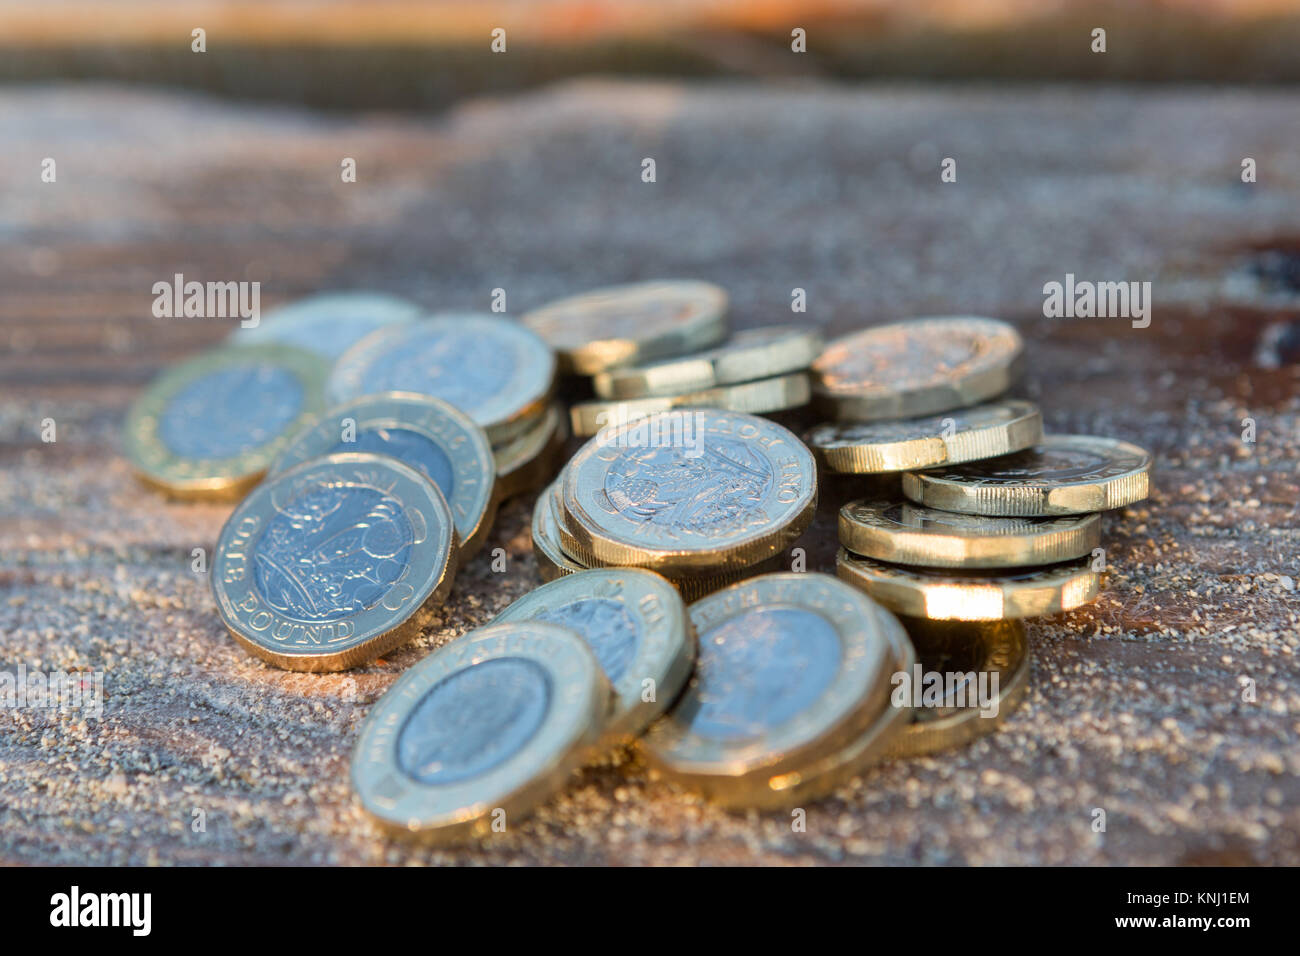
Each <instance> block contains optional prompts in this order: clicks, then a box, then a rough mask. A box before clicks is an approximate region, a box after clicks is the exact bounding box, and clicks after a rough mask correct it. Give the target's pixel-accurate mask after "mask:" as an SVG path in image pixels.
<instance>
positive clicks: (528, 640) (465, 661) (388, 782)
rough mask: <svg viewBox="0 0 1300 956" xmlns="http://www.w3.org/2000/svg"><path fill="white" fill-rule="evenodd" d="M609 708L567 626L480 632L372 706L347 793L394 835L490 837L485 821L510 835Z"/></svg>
mask: <svg viewBox="0 0 1300 956" xmlns="http://www.w3.org/2000/svg"><path fill="white" fill-rule="evenodd" d="M610 704H611V700H610V686H609V681H608V680H607V679H606V677H605V675H604V673H603V672H602V671H601V669H600V664H599V663H597V661H596V658H595V656H594V655H593V654H592V652H591V650H590V649H589V648H588V646H587V642H586V641H584V640H583V639H582V638H581V637H579V636H578V635H577V634H576V633H574V632H573V631H572V630H570V629H569V628H567V627H562V626H561V625H559V624H553V623H550V622H548V621H527V620H519V621H512V622H510V623H506V624H495V625H492V626H490V627H485V628H480V629H479V630H476V631H471V632H470V633H468V634H466V635H465V636H463V637H461V638H458V639H457V640H455V641H452V642H451V643H450V644H447V645H444V646H443V647H440V648H438V650H436V651H434V652H433V653H432V654H430V655H429V656H428V657H426V658H425V659H424V660H422V661H420V663H418V664H416V665H415V666H414V667H412V668H411V669H410V670H408V671H407V672H406V673H405V674H403V675H402V676H401V677H399V678H398V679H397V681H396V682H395V683H394V684H393V686H392V687H391V688H389V690H388V692H387V693H386V694H384V696H383V697H382V698H380V700H379V703H377V704H376V705H375V707H374V709H373V710H372V711H371V712H370V715H369V717H367V718H366V723H365V725H364V726H363V727H362V729H361V736H360V738H359V739H358V741H357V746H356V750H354V751H353V754H352V773H351V777H352V789H353V791H354V792H355V793H356V795H357V797H358V798H359V800H360V802H361V806H362V807H363V808H364V809H365V810H366V811H367V812H368V813H369V814H370V815H371V817H373V818H374V819H375V821H376V822H377V823H378V824H379V825H380V826H381V827H382V828H384V829H385V830H387V831H389V832H391V833H394V834H399V835H403V836H408V837H414V838H418V839H423V840H425V841H428V842H446V841H452V840H462V839H466V838H471V837H481V836H488V835H490V834H491V833H492V832H493V823H494V818H495V820H496V821H501V822H504V823H505V825H506V827H507V831H509V829H511V828H513V827H514V826H515V825H516V824H517V823H518V821H519V820H521V819H522V818H524V817H526V816H527V815H528V813H530V812H531V811H532V810H533V808H534V807H536V806H537V805H538V804H540V803H542V802H543V801H545V800H547V799H548V798H549V797H551V796H552V795H553V794H555V793H556V792H558V791H559V790H560V789H561V788H562V787H563V786H564V784H565V783H566V781H567V780H568V779H569V777H570V776H571V775H572V774H573V772H574V771H575V770H577V769H578V768H579V767H580V766H581V765H582V762H583V760H584V758H585V757H586V756H587V755H588V754H589V752H590V749H591V748H592V746H593V745H594V744H595V742H596V741H597V740H598V739H599V736H600V734H601V731H602V730H603V728H604V726H605V721H606V719H607V717H608V715H609V711H610ZM502 814H504V820H502V818H501V815H502Z"/></svg>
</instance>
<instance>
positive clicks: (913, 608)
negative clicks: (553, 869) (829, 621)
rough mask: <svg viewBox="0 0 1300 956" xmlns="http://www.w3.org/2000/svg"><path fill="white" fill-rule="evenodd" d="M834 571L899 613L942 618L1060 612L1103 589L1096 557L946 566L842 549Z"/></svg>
mask: <svg viewBox="0 0 1300 956" xmlns="http://www.w3.org/2000/svg"><path fill="white" fill-rule="evenodd" d="M835 571H836V573H837V574H838V575H839V576H840V578H841V579H843V580H845V581H847V582H849V583H850V584H852V585H853V586H854V587H858V588H861V589H862V590H864V591H866V592H867V593H868V594H870V595H871V596H872V597H873V598H875V599H876V600H877V601H879V602H880V603H881V604H883V605H884V606H885V607H887V608H889V609H890V610H891V611H893V612H894V613H896V614H905V615H908V616H910V617H928V618H933V619H934V620H938V621H1001V620H1005V619H1007V618H1013V617H1038V616H1040V615H1044V614H1059V613H1061V612H1062V611H1071V610H1074V609H1075V608H1078V607H1082V606H1083V605H1085V604H1088V603H1090V602H1091V601H1093V599H1095V598H1096V597H1097V593H1098V591H1099V590H1100V589H1101V574H1100V573H1099V572H1097V571H1094V570H1092V559H1091V558H1078V559H1076V560H1074V561H1067V562H1062V563H1061V564H1053V565H1048V566H1047V567H1043V568H1032V569H1027V570H1026V569H1019V570H1017V569H1006V570H1003V571H991V572H986V573H981V572H978V571H968V572H964V573H963V572H961V571H945V570H940V569H929V568H914V567H913V568H909V567H904V566H902V565H892V564H884V563H882V562H880V561H874V560H872V559H871V558H864V557H862V556H861V555H857V554H852V553H850V552H848V551H846V550H845V549H844V548H840V549H839V552H838V553H837V554H836V555H835Z"/></svg>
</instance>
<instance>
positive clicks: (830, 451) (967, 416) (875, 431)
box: [807, 400, 1043, 474]
mask: <svg viewBox="0 0 1300 956" xmlns="http://www.w3.org/2000/svg"><path fill="white" fill-rule="evenodd" d="M949 432H950V433H949ZM1042 437H1043V417H1042V415H1040V414H1039V412H1038V407H1037V406H1036V405H1034V404H1032V403H1031V402H1023V401H1019V400H1012V401H1006V402H994V403H992V404H989V405H980V406H978V407H976V408H969V409H959V410H956V411H953V412H950V413H949V414H948V415H947V416H941V415H933V416H929V417H926V418H916V419H907V420H904V421H900V422H879V423H871V422H828V423H826V424H824V425H818V426H816V427H814V428H813V429H811V430H810V431H809V432H808V435H807V442H808V447H809V448H811V449H812V451H813V454H814V455H815V456H816V457H817V460H818V461H820V462H822V463H823V464H824V465H825V466H826V467H827V468H829V469H830V470H831V471H838V472H846V473H850V474H879V473H882V472H891V471H907V470H909V469H914V468H930V467H933V466H935V465H955V464H957V463H959V462H966V461H976V460H979V459H981V458H993V457H996V456H998V455H1005V454H1008V453H1010V452H1013V451H1020V450H1021V449H1024V448H1028V447H1029V446H1031V445H1033V444H1035V443H1036V442H1038V441H1041V440H1042Z"/></svg>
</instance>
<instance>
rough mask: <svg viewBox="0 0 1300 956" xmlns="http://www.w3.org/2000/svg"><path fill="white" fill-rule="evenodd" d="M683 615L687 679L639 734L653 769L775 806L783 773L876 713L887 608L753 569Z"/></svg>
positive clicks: (822, 580) (811, 760) (883, 676)
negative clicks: (695, 645)
mask: <svg viewBox="0 0 1300 956" xmlns="http://www.w3.org/2000/svg"><path fill="white" fill-rule="evenodd" d="M689 610H690V616H691V621H692V622H693V623H694V625H695V631H696V634H697V635H698V638H699V651H698V660H697V665H696V673H695V677H694V678H693V679H692V681H691V683H690V684H689V685H688V686H687V689H686V691H685V693H684V694H683V695H682V699H681V700H680V701H679V702H678V703H677V706H676V707H674V708H673V710H672V711H671V712H670V713H669V715H668V718H667V720H666V721H663V722H661V723H659V724H657V725H655V726H654V727H652V728H651V730H650V732H649V734H647V736H646V737H645V738H644V740H643V741H642V746H643V748H644V751H645V753H646V756H647V758H648V759H649V761H650V764H651V766H652V768H653V769H654V770H655V771H656V772H657V773H658V774H659V775H661V776H663V777H665V778H667V779H669V780H672V781H675V782H677V783H680V784H683V785H685V786H687V787H690V788H692V789H697V790H701V791H703V792H704V793H705V794H706V795H708V796H709V797H710V798H711V799H713V800H716V801H719V802H722V803H725V804H728V805H732V806H768V805H772V804H773V803H780V802H784V799H785V798H786V797H787V795H788V791H789V790H790V789H791V784H792V783H793V782H794V780H793V779H792V777H791V775H792V774H794V775H799V774H801V772H802V771H803V770H804V769H805V768H807V767H809V766H810V765H812V764H815V763H816V762H817V761H820V760H823V759H825V758H827V757H829V756H831V755H833V754H835V753H837V752H839V751H840V750H841V749H842V748H843V747H844V746H846V745H847V744H849V743H851V742H853V741H855V740H857V739H858V738H860V736H861V735H862V734H863V733H864V731H866V730H867V729H868V728H869V727H870V726H871V724H872V723H874V722H875V720H876V719H877V718H878V717H879V716H880V715H881V714H882V713H883V712H884V711H885V710H886V709H887V706H888V695H887V693H886V688H887V686H888V676H889V673H890V669H891V667H892V666H893V664H894V662H895V655H894V652H893V650H894V649H893V647H892V646H891V642H890V639H889V637H888V628H889V626H890V625H889V622H888V618H889V615H888V614H887V613H886V612H884V611H883V610H882V609H880V608H879V607H877V606H876V604H875V603H874V602H873V601H871V600H870V599H865V600H864V595H862V594H860V593H858V592H856V591H855V590H854V589H853V588H850V587H847V586H846V585H844V584H842V583H841V582H839V581H836V580H835V579H834V578H832V577H830V576H828V575H824V574H817V573H798V574H770V575H765V576H763V577H760V578H754V579H753V580H750V581H745V582H742V583H740V584H737V585H733V586H732V587H729V588H726V589H725V590H722V591H719V592H718V593H716V594H713V595H711V596H709V597H707V598H705V599H704V600H702V601H698V602H696V603H695V604H693V605H691V607H690V609H689Z"/></svg>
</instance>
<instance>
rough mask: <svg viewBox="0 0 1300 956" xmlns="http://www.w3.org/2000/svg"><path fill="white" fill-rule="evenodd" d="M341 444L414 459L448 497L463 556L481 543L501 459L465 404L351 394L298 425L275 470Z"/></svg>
mask: <svg viewBox="0 0 1300 956" xmlns="http://www.w3.org/2000/svg"><path fill="white" fill-rule="evenodd" d="M339 452H369V453H373V454H377V455H390V456H392V457H393V458H396V459H398V460H399V461H403V462H405V463H406V464H408V465H410V466H411V467H412V468H414V469H415V470H416V471H418V472H420V473H421V474H422V475H424V476H425V477H426V478H428V479H429V480H430V481H432V482H433V483H434V484H436V485H437V486H438V489H439V490H440V491H441V492H442V494H443V497H444V498H446V499H447V504H448V505H449V506H450V507H451V513H452V515H453V517H454V519H455V523H456V535H457V537H458V538H459V539H460V558H461V560H462V561H465V560H467V559H469V558H470V557H472V556H473V555H474V554H476V553H477V552H478V550H479V548H481V547H482V546H483V540H484V539H485V538H486V537H487V534H488V531H489V530H490V529H491V527H492V518H493V516H494V515H495V514H496V498H495V496H494V494H493V483H494V480H495V475H496V463H495V462H494V461H493V458H492V449H491V447H490V446H489V445H488V441H487V436H485V435H484V434H483V429H481V428H479V427H478V426H477V425H475V424H474V422H473V421H471V420H470V419H469V417H468V416H467V415H465V414H464V413H463V412H461V411H459V410H457V409H456V408H455V407H453V406H452V405H449V404H447V403H446V402H443V401H440V400H438V399H436V398H429V397H428V396H425V395H413V394H409V393H404V392H388V393H384V394H380V395H366V396H363V397H361V398H357V399H353V400H352V401H350V402H346V403H344V404H343V405H339V406H336V407H335V408H332V409H330V411H328V412H327V413H326V414H324V415H322V416H321V418H320V421H318V422H317V423H316V424H315V425H314V426H312V427H311V428H309V429H307V430H306V431H303V432H300V433H299V434H298V435H297V436H296V437H295V438H294V439H293V440H292V441H291V442H290V443H289V447H288V448H286V449H285V450H284V453H283V454H281V455H280V458H279V460H277V461H276V463H275V465H274V466H273V467H272V468H271V474H273V475H274V474H277V473H279V472H281V471H286V470H288V469H289V468H292V467H294V466H295V465H299V464H301V463H302V462H304V461H307V460H309V459H312V458H319V457H321V456H322V455H331V454H336V453H339Z"/></svg>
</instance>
